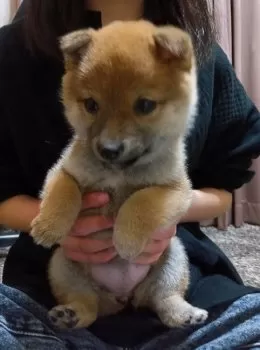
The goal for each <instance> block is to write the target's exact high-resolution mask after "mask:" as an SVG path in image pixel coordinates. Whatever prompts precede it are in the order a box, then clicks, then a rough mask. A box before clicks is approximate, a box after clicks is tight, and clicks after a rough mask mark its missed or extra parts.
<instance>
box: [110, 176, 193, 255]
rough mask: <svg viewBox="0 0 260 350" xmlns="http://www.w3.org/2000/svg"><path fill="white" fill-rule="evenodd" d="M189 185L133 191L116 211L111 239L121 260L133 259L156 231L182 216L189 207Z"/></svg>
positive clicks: (178, 184) (175, 221) (181, 184)
mask: <svg viewBox="0 0 260 350" xmlns="http://www.w3.org/2000/svg"><path fill="white" fill-rule="evenodd" d="M190 200H191V191H190V183H189V181H188V179H187V178H184V179H183V180H182V182H181V183H176V184H175V185H173V186H172V187H170V186H160V187H159V186H154V187H149V188H145V189H142V190H140V191H137V192H135V193H134V194H133V195H132V196H130V198H129V199H127V200H126V202H125V203H124V204H123V205H122V207H121V208H120V210H119V213H118V216H117V218H116V222H115V226H114V234H113V240H114V245H115V248H116V250H117V252H118V254H119V255H120V257H121V258H123V259H126V260H133V259H135V258H136V257H137V256H138V255H139V254H140V253H141V252H142V251H143V249H144V247H145V245H146V244H147V243H148V241H149V239H150V238H151V235H152V233H153V232H155V230H157V229H159V228H163V227H168V226H170V225H172V224H174V223H177V222H178V220H179V219H180V218H181V217H182V215H184V213H185V212H186V210H187V209H188V207H189V205H190Z"/></svg>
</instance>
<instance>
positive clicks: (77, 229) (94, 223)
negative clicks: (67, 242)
mask: <svg viewBox="0 0 260 350" xmlns="http://www.w3.org/2000/svg"><path fill="white" fill-rule="evenodd" d="M113 224H114V221H113V220H112V219H111V218H107V217H105V216H101V215H96V216H85V217H81V218H79V219H78V220H77V221H76V222H75V224H74V226H73V228H72V230H71V234H70V235H71V236H87V235H88V234H90V233H95V232H99V231H103V230H106V229H110V228H112V227H113Z"/></svg>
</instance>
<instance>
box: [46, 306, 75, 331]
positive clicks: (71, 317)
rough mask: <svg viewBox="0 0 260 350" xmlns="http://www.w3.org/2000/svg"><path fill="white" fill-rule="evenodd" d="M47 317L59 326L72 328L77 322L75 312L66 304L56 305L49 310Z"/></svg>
mask: <svg viewBox="0 0 260 350" xmlns="http://www.w3.org/2000/svg"><path fill="white" fill-rule="evenodd" d="M49 319H50V320H51V322H52V323H53V324H54V325H55V326H57V327H59V328H74V327H75V326H76V325H77V323H78V322H79V319H78V317H77V314H76V312H75V311H74V310H73V309H71V308H69V307H66V306H57V307H54V308H53V309H52V310H50V311H49Z"/></svg>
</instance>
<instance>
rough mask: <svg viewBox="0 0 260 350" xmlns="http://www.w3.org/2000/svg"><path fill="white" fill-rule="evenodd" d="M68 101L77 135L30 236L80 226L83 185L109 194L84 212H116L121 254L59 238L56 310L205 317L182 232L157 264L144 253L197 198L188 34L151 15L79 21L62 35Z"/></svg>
mask: <svg viewBox="0 0 260 350" xmlns="http://www.w3.org/2000/svg"><path fill="white" fill-rule="evenodd" d="M61 49H62V52H63V54H64V61H65V74H64V77H63V82H62V100H63V104H64V108H65V115H66V118H67V119H68V121H69V123H70V125H71V126H72V128H73V130H74V137H73V139H72V141H71V142H70V143H69V145H68V147H67V148H66V149H65V150H64V152H63V154H62V156H61V157H60V159H59V160H58V162H57V164H55V166H54V167H53V168H52V169H51V170H50V171H49V172H48V175H47V178H46V181H45V184H44V187H43V190H42V193H41V198H42V202H41V208H40V213H39V215H38V216H37V217H36V218H35V220H33V222H32V231H31V234H32V236H33V238H34V240H35V242H36V243H37V244H41V245H42V246H44V247H51V246H53V245H55V244H59V243H61V242H62V240H63V239H64V238H65V237H66V235H67V234H68V233H69V232H70V230H71V228H72V226H73V224H74V222H75V220H76V219H77V217H78V216H79V213H80V209H81V201H82V195H83V194H85V193H87V192H93V191H105V192H107V193H109V195H110V199H111V200H110V203H109V205H107V206H106V207H104V208H102V209H100V208H99V209H96V210H92V211H90V210H88V211H87V212H86V213H84V215H92V214H103V215H109V216H113V217H114V218H116V220H115V225H114V229H113V230H105V231H102V232H99V233H96V234H95V235H94V236H95V238H97V239H104V238H107V237H111V236H112V237H113V242H114V246H115V248H116V251H117V253H118V256H117V257H116V258H115V259H114V260H112V261H111V262H109V263H107V264H103V265H91V264H86V263H76V262H73V261H70V260H68V259H67V258H66V257H65V256H64V253H63V251H62V249H61V248H57V250H56V251H55V253H54V255H53V257H52V259H51V261H50V265H49V280H50V285H51V288H52V291H53V294H54V296H55V297H56V299H57V302H58V303H59V305H58V306H56V307H54V308H53V309H52V310H50V313H49V314H50V318H51V320H52V321H53V322H54V323H55V324H56V325H57V326H60V327H63V328H74V327H75V328H79V327H87V326H89V325H90V324H92V323H93V322H94V321H95V320H96V319H97V318H98V317H100V316H105V315H110V314H113V313H117V312H119V311H120V310H122V309H123V308H124V307H125V305H126V304H127V303H128V302H131V303H132V305H133V306H134V307H136V308H138V307H148V308H151V309H152V310H153V311H155V312H156V313H157V315H158V316H159V317H160V319H161V321H162V322H163V323H164V324H165V325H167V326H168V327H181V326H183V325H187V324H198V323H201V322H203V321H205V320H206V318H207V312H206V311H205V310H201V309H198V308H196V307H193V306H192V305H190V304H189V303H188V302H187V301H185V299H184V298H185V292H186V290H187V287H188V283H189V267H188V260H187V256H186V253H185V250H184V248H183V245H182V243H181V241H180V240H179V239H178V238H176V237H175V238H172V240H171V244H170V246H169V248H168V249H167V250H166V251H165V253H164V254H163V256H162V257H161V258H160V260H159V261H158V262H157V263H156V264H154V265H152V266H140V265H137V264H135V263H134V261H135V259H136V258H137V257H138V255H139V254H140V253H141V252H142V251H143V249H144V247H145V246H146V244H147V243H148V242H149V240H150V239H151V234H152V233H153V232H154V231H155V230H158V229H160V228H161V229H164V228H167V227H169V226H170V225H173V224H177V223H178V221H179V220H180V218H181V217H182V216H183V215H184V214H185V212H186V211H187V209H188V207H189V205H190V202H191V194H192V191H191V184H190V181H189V179H188V177H187V173H186V168H185V162H186V158H185V144H184V143H185V137H186V135H187V132H188V130H189V129H190V128H191V127H192V124H193V118H194V115H195V113H196V104H197V85H196V62H195V56H194V52H193V46H192V42H191V39H190V37H189V35H188V34H187V33H186V32H184V31H182V30H180V29H178V28H175V27H173V26H160V27H157V26H154V25H153V24H151V23H150V22H147V21H144V20H140V21H136V22H135V21H133V22H119V21H118V22H114V23H112V24H110V25H108V26H106V27H104V28H102V29H100V30H93V29H88V30H80V31H76V32H73V33H70V34H68V35H66V36H64V37H63V38H62V40H61Z"/></svg>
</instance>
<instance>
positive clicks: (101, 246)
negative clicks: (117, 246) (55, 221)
mask: <svg viewBox="0 0 260 350" xmlns="http://www.w3.org/2000/svg"><path fill="white" fill-rule="evenodd" d="M62 247H63V248H64V249H66V250H67V251H72V252H75V253H83V254H92V253H97V252H100V251H103V250H106V249H109V248H112V247H113V242H112V238H107V239H102V240H99V239H88V238H86V237H84V238H82V237H73V236H68V237H67V238H66V239H65V240H64V242H63V243H62Z"/></svg>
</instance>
